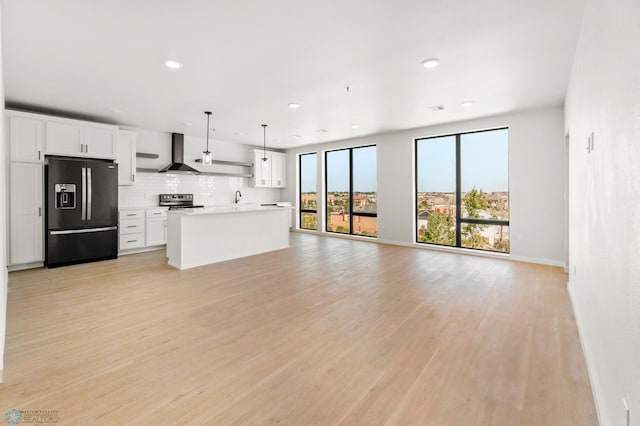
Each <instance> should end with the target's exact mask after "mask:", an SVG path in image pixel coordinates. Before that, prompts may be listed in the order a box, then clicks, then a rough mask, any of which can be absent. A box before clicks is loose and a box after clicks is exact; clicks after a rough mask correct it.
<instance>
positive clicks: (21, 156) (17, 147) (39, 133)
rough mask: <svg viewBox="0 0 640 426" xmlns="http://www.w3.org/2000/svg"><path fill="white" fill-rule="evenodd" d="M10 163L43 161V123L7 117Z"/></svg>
mask: <svg viewBox="0 0 640 426" xmlns="http://www.w3.org/2000/svg"><path fill="white" fill-rule="evenodd" d="M8 123H9V143H10V147H11V155H10V159H11V161H21V162H27V163H42V162H43V160H44V150H43V146H44V144H43V140H44V121H43V120H38V119H34V118H26V117H12V116H9V120H8Z"/></svg>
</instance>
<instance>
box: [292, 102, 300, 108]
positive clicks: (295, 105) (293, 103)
mask: <svg viewBox="0 0 640 426" xmlns="http://www.w3.org/2000/svg"><path fill="white" fill-rule="evenodd" d="M289 108H291V109H298V108H300V104H297V103H295V102H291V103H290V104H289Z"/></svg>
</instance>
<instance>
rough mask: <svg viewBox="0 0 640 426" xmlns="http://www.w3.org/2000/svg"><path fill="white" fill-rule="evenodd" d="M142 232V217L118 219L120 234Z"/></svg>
mask: <svg viewBox="0 0 640 426" xmlns="http://www.w3.org/2000/svg"><path fill="white" fill-rule="evenodd" d="M138 232H142V233H144V219H123V220H121V221H120V235H127V234H137V233H138Z"/></svg>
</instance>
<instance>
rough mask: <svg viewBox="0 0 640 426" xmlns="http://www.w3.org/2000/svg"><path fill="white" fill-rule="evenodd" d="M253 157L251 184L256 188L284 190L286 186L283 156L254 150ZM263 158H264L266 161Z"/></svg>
mask: <svg viewBox="0 0 640 426" xmlns="http://www.w3.org/2000/svg"><path fill="white" fill-rule="evenodd" d="M253 157H254V158H253V165H254V166H253V176H254V182H253V183H254V186H255V187H256V188H284V187H286V186H287V171H286V162H287V161H286V155H285V154H283V153H281V152H274V151H266V152H265V151H263V150H260V149H254V150H253ZM263 158H266V161H264V160H263Z"/></svg>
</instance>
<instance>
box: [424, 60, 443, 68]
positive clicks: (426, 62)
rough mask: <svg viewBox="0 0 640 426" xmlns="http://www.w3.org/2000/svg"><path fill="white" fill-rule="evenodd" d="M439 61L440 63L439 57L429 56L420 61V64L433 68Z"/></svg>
mask: <svg viewBox="0 0 640 426" xmlns="http://www.w3.org/2000/svg"><path fill="white" fill-rule="evenodd" d="M439 63H440V59H438V58H429V59H425V60H424V61H422V62H421V64H422V66H423V67H425V68H435V67H437V66H438V64H439Z"/></svg>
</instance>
